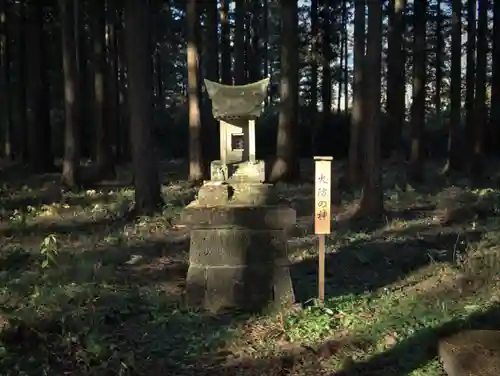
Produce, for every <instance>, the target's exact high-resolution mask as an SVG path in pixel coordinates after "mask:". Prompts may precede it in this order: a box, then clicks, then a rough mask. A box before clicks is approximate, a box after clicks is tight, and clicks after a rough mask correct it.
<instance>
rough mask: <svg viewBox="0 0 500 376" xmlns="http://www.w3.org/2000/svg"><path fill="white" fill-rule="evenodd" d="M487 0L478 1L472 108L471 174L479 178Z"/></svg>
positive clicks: (484, 119)
mask: <svg viewBox="0 0 500 376" xmlns="http://www.w3.org/2000/svg"><path fill="white" fill-rule="evenodd" d="M487 31H488V0H479V16H478V29H477V60H476V62H477V69H476V97H475V108H474V126H473V127H474V128H473V129H474V141H473V142H474V146H473V150H472V152H473V154H472V161H471V162H472V163H471V172H472V173H473V174H474V175H475V176H476V177H480V176H481V175H482V173H483V159H484V127H485V122H486V111H487V109H486V64H487V59H486V54H487V49H488V41H487V35H486V34H487Z"/></svg>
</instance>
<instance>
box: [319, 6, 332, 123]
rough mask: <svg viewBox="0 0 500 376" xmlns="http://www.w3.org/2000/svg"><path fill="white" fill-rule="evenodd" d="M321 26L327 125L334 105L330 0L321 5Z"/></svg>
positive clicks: (322, 89) (323, 89)
mask: <svg viewBox="0 0 500 376" xmlns="http://www.w3.org/2000/svg"><path fill="white" fill-rule="evenodd" d="M321 28H322V37H323V41H322V49H323V67H322V70H323V83H322V85H321V97H322V101H323V126H325V127H327V126H328V123H329V121H330V112H331V106H332V71H331V67H330V64H331V62H332V46H331V38H330V34H331V27H330V12H329V2H328V1H326V0H323V1H322V7H321Z"/></svg>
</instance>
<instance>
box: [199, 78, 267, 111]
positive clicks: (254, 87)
mask: <svg viewBox="0 0 500 376" xmlns="http://www.w3.org/2000/svg"><path fill="white" fill-rule="evenodd" d="M268 85H269V78H264V79H263V80H260V81H257V82H254V83H251V84H247V85H222V84H219V83H217V82H213V81H209V80H206V79H205V87H206V88H207V92H208V95H209V96H210V99H211V100H212V114H213V116H214V118H216V119H217V120H230V119H249V120H251V119H257V118H258V117H259V116H260V114H261V113H262V110H263V109H264V101H265V99H266V96H267V86H268Z"/></svg>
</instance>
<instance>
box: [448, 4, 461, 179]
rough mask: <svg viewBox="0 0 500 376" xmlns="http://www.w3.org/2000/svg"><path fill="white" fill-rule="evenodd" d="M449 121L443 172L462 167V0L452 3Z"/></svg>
mask: <svg viewBox="0 0 500 376" xmlns="http://www.w3.org/2000/svg"><path fill="white" fill-rule="evenodd" d="M452 8H453V9H452V13H453V14H452V26H451V27H452V37H451V38H452V39H451V83H450V99H451V103H450V123H449V126H448V129H449V132H448V163H447V165H446V168H445V172H451V171H458V170H460V169H461V167H462V158H461V150H460V149H461V148H460V137H459V133H460V129H461V127H460V123H461V117H462V116H461V110H462V94H461V93H462V1H461V0H453V3H452Z"/></svg>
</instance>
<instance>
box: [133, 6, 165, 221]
mask: <svg viewBox="0 0 500 376" xmlns="http://www.w3.org/2000/svg"><path fill="white" fill-rule="evenodd" d="M149 12H150V9H149V6H146V5H145V4H144V1H142V0H125V52H126V57H127V66H128V84H129V90H130V91H129V93H130V97H129V105H130V139H131V140H132V164H133V166H134V186H135V213H136V214H138V215H151V214H153V213H155V212H158V211H161V208H162V204H163V200H162V198H161V191H160V180H159V176H158V164H157V160H156V152H155V146H154V138H153V126H152V125H153V91H152V88H153V69H152V68H153V67H152V65H153V64H152V61H151V53H152V49H151V38H150V35H151V34H150V33H151V31H150V29H149V25H150V22H149Z"/></svg>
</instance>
